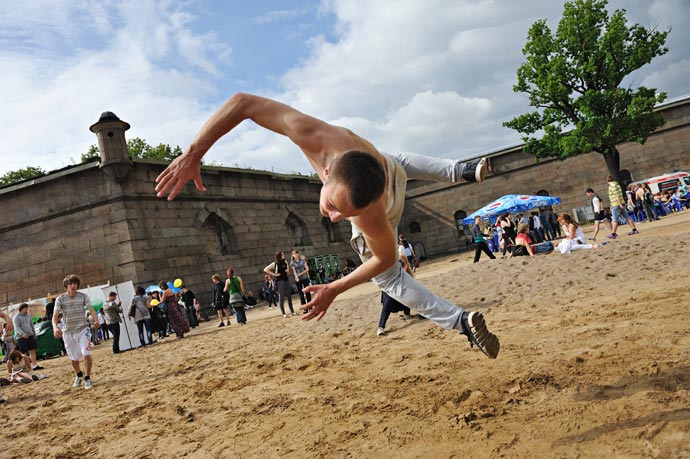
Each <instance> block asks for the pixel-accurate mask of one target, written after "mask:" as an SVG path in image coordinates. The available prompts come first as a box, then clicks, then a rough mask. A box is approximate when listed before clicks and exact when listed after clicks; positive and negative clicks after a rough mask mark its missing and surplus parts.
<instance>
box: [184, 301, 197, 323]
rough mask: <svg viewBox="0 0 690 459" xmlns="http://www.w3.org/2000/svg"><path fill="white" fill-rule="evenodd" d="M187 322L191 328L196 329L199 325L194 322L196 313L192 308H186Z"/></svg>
mask: <svg viewBox="0 0 690 459" xmlns="http://www.w3.org/2000/svg"><path fill="white" fill-rule="evenodd" d="M186 309H187V321H188V322H189V326H190V327H191V328H196V326H197V325H199V323H198V322H197V320H196V311H195V310H194V306H193V305H192V306H187V308H186Z"/></svg>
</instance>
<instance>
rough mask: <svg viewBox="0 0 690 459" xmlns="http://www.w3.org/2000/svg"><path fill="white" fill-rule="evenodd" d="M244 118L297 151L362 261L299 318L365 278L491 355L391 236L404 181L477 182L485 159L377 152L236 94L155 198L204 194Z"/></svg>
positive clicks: (316, 288)
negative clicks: (210, 165) (208, 170)
mask: <svg viewBox="0 0 690 459" xmlns="http://www.w3.org/2000/svg"><path fill="white" fill-rule="evenodd" d="M246 119H250V120H252V121H254V122H255V123H256V124H258V125H259V126H262V127H263V128H265V129H268V130H271V131H273V132H276V133H278V134H282V135H285V136H287V137H289V138H290V140H291V141H292V142H293V143H294V144H295V145H297V146H298V147H299V148H300V149H301V150H302V152H303V153H304V155H305V156H306V157H307V159H308V160H309V162H310V163H311V165H312V166H313V167H314V170H315V171H316V173H317V174H318V176H319V178H320V179H321V181H322V182H323V187H322V188H321V195H320V199H319V207H320V210H321V214H323V215H324V216H325V217H328V218H329V219H330V220H331V221H332V222H337V221H338V220H340V219H343V218H344V219H346V220H348V221H349V222H350V223H351V224H352V239H351V245H352V247H353V249H354V250H355V251H356V252H357V253H358V255H359V256H360V258H361V259H362V262H363V263H362V265H361V266H359V267H358V268H357V269H356V270H354V271H353V272H352V273H351V274H349V275H347V276H345V277H342V278H341V279H338V280H336V281H334V282H332V283H330V284H322V285H312V286H309V287H307V288H305V289H304V290H305V291H308V292H311V293H312V294H313V295H312V296H313V297H312V300H311V301H310V302H309V303H307V304H306V305H304V306H303V309H310V308H311V310H310V311H309V312H308V313H307V314H305V315H304V316H302V318H303V319H304V320H311V319H313V318H315V317H316V318H317V319H318V320H320V319H321V318H323V316H324V315H325V314H326V311H327V310H328V307H329V306H330V305H331V303H332V302H333V300H334V299H335V298H336V297H337V296H338V295H339V294H340V293H342V292H344V291H346V290H348V289H350V288H352V287H354V286H355V285H358V284H361V283H363V282H367V281H368V280H370V279H372V280H373V281H374V283H375V284H376V285H378V286H379V287H380V288H381V289H382V290H383V291H385V292H386V293H387V294H388V295H389V296H390V297H392V298H394V299H396V300H397V301H399V302H400V303H402V304H404V305H405V306H408V307H410V308H413V309H415V310H416V311H417V312H418V313H419V314H421V315H422V316H424V317H426V318H428V319H429V320H431V321H433V322H434V323H436V324H437V325H439V326H441V327H443V328H445V329H446V330H453V329H455V330H459V331H460V332H461V333H463V334H464V335H466V336H467V338H468V339H469V341H470V345H476V346H477V348H478V349H479V350H481V351H482V352H483V353H485V354H486V355H487V356H489V357H491V358H496V356H497V355H498V351H499V348H500V344H499V341H498V338H497V337H496V336H495V335H494V334H492V333H490V332H489V331H488V329H487V327H486V323H485V321H484V317H483V316H482V314H481V313H479V312H467V311H464V310H463V309H462V308H460V307H458V306H456V305H454V304H452V303H450V302H448V301H446V300H444V299H442V298H440V297H438V296H436V295H435V294H433V293H432V292H431V291H429V290H428V289H427V288H426V287H424V286H423V285H422V284H421V283H419V282H418V281H416V280H415V279H414V278H412V277H411V276H409V275H408V274H407V273H405V272H404V271H403V270H402V268H401V267H400V264H399V263H398V262H397V259H398V257H397V249H396V247H397V242H396V239H397V238H396V234H395V233H396V232H397V227H398V223H399V222H400V218H401V217H402V212H403V208H404V204H405V190H406V186H407V185H406V183H407V180H434V181H447V182H460V181H472V182H474V181H482V180H484V177H485V176H486V172H487V164H486V160H485V159H481V160H479V161H475V162H472V163H463V162H459V161H453V160H447V159H437V158H431V157H426V156H421V155H415V154H409V153H403V154H398V155H396V156H391V155H386V154H382V153H380V152H379V151H378V150H377V149H376V148H375V147H374V145H372V144H371V143H370V142H368V141H367V140H365V139H363V138H361V137H359V136H357V135H356V134H355V133H353V132H352V131H350V130H349V129H346V128H343V127H340V126H334V125H331V124H329V123H326V122H324V121H321V120H319V119H317V118H314V117H312V116H309V115H306V114H304V113H302V112H300V111H298V110H296V109H294V108H292V107H289V106H287V105H285V104H282V103H280V102H277V101H274V100H271V99H267V98H264V97H259V96H254V95H249V94H243V93H238V94H235V95H234V96H232V97H231V98H230V99H228V101H227V102H225V104H223V106H222V107H221V108H220V109H219V110H218V111H217V112H216V113H215V114H213V115H212V116H211V118H210V119H209V120H208V121H207V122H206V124H205V125H204V126H203V127H202V129H201V131H200V132H199V133H198V134H197V136H196V138H195V139H194V141H193V142H192V144H191V145H190V146H189V148H187V150H186V151H185V153H184V154H183V155H181V156H179V157H178V158H176V159H175V160H174V161H173V162H172V163H171V164H170V165H169V166H168V167H167V168H166V169H165V170H164V171H163V172H162V173H161V174H160V175H159V176H158V178H156V182H157V185H156V192H157V193H158V197H164V196H165V195H166V194H167V195H168V200H173V199H174V198H175V197H176V196H177V195H178V193H179V192H180V191H181V190H182V188H183V187H184V186H185V185H186V184H187V183H188V182H189V181H190V180H192V181H194V183H195V184H196V187H197V189H198V190H200V191H206V189H205V188H204V186H203V184H202V182H201V170H200V164H201V159H202V157H203V156H204V155H205V154H206V152H207V151H208V150H209V149H210V148H211V146H212V145H213V144H214V143H215V142H216V141H217V140H218V139H220V138H221V137H222V136H224V135H225V134H227V133H228V132H230V131H231V130H232V129H234V128H235V127H236V126H237V125H238V124H240V123H241V122H242V121H244V120H246Z"/></svg>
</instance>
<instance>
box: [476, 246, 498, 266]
mask: <svg viewBox="0 0 690 459" xmlns="http://www.w3.org/2000/svg"><path fill="white" fill-rule="evenodd" d="M476 244H477V248H476V250H475V251H474V262H475V263H476V262H478V261H479V257H480V256H481V255H482V252H484V253H485V254H487V255H488V256H489V258H491V259H492V260H493V259H495V258H496V257H495V256H494V254H493V253H491V250H489V246H488V245H486V242H484V241H482V242H477V243H476Z"/></svg>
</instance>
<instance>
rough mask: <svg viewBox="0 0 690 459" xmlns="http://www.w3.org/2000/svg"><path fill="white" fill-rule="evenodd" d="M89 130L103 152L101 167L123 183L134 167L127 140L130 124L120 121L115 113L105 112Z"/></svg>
mask: <svg viewBox="0 0 690 459" xmlns="http://www.w3.org/2000/svg"><path fill="white" fill-rule="evenodd" d="M89 129H90V130H91V132H94V133H95V134H96V137H98V149H99V150H100V152H101V162H100V164H99V167H100V168H101V169H102V170H103V172H105V173H106V174H108V175H109V176H111V177H113V178H114V179H115V180H117V181H118V182H123V181H124V179H125V177H127V174H128V173H129V169H130V168H131V167H132V160H131V159H130V158H129V152H128V150H127V140H125V131H126V130H127V129H129V124H128V123H125V122H124V121H122V120H120V118H118V117H117V115H115V113H113V112H103V113H102V114H101V118H100V119H99V120H98V122H97V123H96V124H94V125H92V126H91V127H90V128H89Z"/></svg>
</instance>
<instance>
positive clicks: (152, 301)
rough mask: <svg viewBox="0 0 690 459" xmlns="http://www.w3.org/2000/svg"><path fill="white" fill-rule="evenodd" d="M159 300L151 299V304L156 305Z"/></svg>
mask: <svg viewBox="0 0 690 459" xmlns="http://www.w3.org/2000/svg"><path fill="white" fill-rule="evenodd" d="M159 304H160V302H159V301H158V300H151V306H158V305H159Z"/></svg>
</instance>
